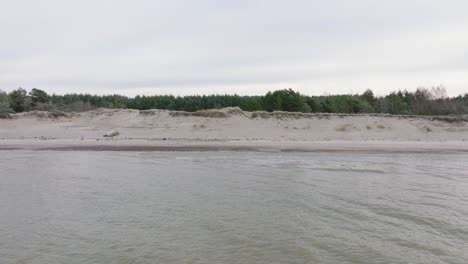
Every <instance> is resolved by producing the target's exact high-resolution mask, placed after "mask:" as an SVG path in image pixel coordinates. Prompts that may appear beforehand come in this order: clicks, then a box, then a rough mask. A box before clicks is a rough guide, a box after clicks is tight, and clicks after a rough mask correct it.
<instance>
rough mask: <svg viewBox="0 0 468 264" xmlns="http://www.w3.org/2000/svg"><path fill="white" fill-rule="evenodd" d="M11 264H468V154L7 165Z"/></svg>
mask: <svg viewBox="0 0 468 264" xmlns="http://www.w3.org/2000/svg"><path fill="white" fill-rule="evenodd" d="M0 263H2V264H8V263H41V264H42V263H47V264H53V263H133V264H136V263H216V264H222V263H239V264H248V263H372V264H374V263H425V264H426V263H460V264H466V263H468V154H364V153H351V152H347V153H255V152H248V153H242V152H235V153H232V152H202V153H198V152H52V151H51V152H46V151H41V152H32V151H31V152H26V151H0Z"/></svg>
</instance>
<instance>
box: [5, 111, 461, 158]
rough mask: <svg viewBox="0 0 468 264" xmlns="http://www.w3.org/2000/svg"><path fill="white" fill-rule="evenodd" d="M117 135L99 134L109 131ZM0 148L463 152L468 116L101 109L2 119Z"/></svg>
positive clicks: (29, 114)
mask: <svg viewBox="0 0 468 264" xmlns="http://www.w3.org/2000/svg"><path fill="white" fill-rule="evenodd" d="M111 129H114V130H117V131H118V132H119V135H118V136H116V137H112V138H104V137H103V135H104V134H105V133H106V132H107V131H109V130H111ZM0 147H1V148H4V149H5V148H33V149H50V148H62V149H63V148H69V149H70V148H72V149H101V150H138V149H154V150H157V149H159V150H170V149H179V150H205V149H207V150H214V149H216V150H223V149H226V150H237V149H238V150H310V151H312V150H396V151H418V150H424V151H427V150H468V117H466V116H459V117H428V116H389V115H347V114H301V113H287V112H274V113H266V112H253V113H251V112H244V111H241V110H240V109H238V108H226V109H222V110H208V111H200V112H195V113H189V112H171V111H164V110H147V111H138V110H129V109H117V110H114V109H99V110H94V111H89V112H83V113H67V114H65V113H49V112H28V113H21V114H15V115H11V118H9V119H5V118H4V119H0Z"/></svg>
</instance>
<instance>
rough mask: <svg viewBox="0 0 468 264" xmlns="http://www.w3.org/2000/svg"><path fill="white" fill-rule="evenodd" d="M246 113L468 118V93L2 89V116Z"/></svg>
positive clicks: (421, 90) (438, 90)
mask: <svg viewBox="0 0 468 264" xmlns="http://www.w3.org/2000/svg"><path fill="white" fill-rule="evenodd" d="M234 106H237V107H240V108H241V109H242V110H244V111H269V112H271V111H288V112H304V113H385V114H415V115H451V114H468V93H467V94H464V95H459V96H457V97H448V96H447V95H446V91H445V89H444V88H443V87H434V88H431V89H427V88H419V89H417V90H416V91H414V92H409V91H406V90H404V91H396V92H392V93H389V94H387V95H385V96H375V95H374V92H373V91H372V90H370V89H369V90H367V91H365V92H364V93H362V94H354V95H352V94H345V95H324V96H306V95H302V94H300V93H298V92H296V91H294V90H292V89H284V90H277V91H274V92H268V93H267V94H265V95H263V96H241V95H236V94H234V95H227V94H226V95H194V96H172V95H154V96H135V97H127V96H122V95H91V94H65V95H56V94H52V95H50V94H48V93H47V92H45V91H43V90H40V89H37V88H34V89H32V90H31V91H29V92H28V91H26V90H24V89H22V88H18V89H16V90H14V91H12V92H10V93H6V92H4V91H2V90H0V113H3V114H6V113H15V112H16V113H19V112H24V111H32V110H44V111H66V112H71V111H73V112H81V111H88V110H92V109H96V108H129V109H138V110H148V109H166V110H176V111H189V112H193V111H198V110H205V109H217V108H224V107H234Z"/></svg>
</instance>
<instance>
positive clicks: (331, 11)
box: [0, 0, 468, 96]
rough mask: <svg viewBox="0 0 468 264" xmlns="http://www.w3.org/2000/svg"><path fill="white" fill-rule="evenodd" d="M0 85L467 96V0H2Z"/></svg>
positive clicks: (100, 90) (57, 89)
mask: <svg viewBox="0 0 468 264" xmlns="http://www.w3.org/2000/svg"><path fill="white" fill-rule="evenodd" d="M0 6H1V8H0V89H1V90H4V91H11V90H13V89H16V88H18V87H22V88H24V89H27V90H30V89H32V88H39V89H43V90H46V91H48V92H49V93H57V94H65V93H93V94H124V95H129V96H134V95H137V94H146V95H154V94H173V95H191V94H225V93H237V94H246V95H256V94H264V93H266V92H267V91H270V90H277V89H284V88H293V89H294V90H297V91H299V92H301V93H304V94H308V95H324V94H343V93H353V94H354V93H362V92H363V91H365V90H366V89H368V88H370V89H372V90H373V91H374V93H376V94H378V95H383V94H386V93H389V92H391V91H394V90H398V89H407V90H415V89H416V88H418V87H432V86H439V85H442V86H444V87H445V88H446V89H447V92H448V94H449V95H451V96H455V95H458V94H464V93H468V15H467V14H468V1H466V0H458V1H455V0H444V1H440V0H392V1H376V0H288V1H286V0H285V1H276V0H235V1H227V0H224V1H223V0H192V1H183V0H170V1H168V0H164V1H162V0H148V1H143V0H141V1H140V0H125V1H124V0H93V1H91V0H80V1H69V0H41V1H37V0H29V1H26V0H15V1H11V0H8V1H7V0H0Z"/></svg>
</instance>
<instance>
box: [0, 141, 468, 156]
mask: <svg viewBox="0 0 468 264" xmlns="http://www.w3.org/2000/svg"><path fill="white" fill-rule="evenodd" d="M0 150H2V151H7V150H34V151H195V152H203V151H254V152H376V153H391V152H394V153H430V152H437V153H440V152H444V153H448V152H468V142H467V141H441V142H428V141H389V140H385V141H377V140H372V141H339V140H327V141H325V140H314V141H292V140H285V141H272V140H203V141H202V140H158V141H156V140H121V139H119V140H116V139H113V140H99V141H96V140H95V139H94V140H91V139H89V140H71V139H69V140H63V139H57V140H37V139H1V140H0Z"/></svg>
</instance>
